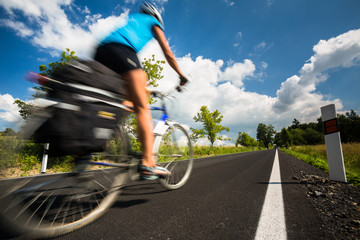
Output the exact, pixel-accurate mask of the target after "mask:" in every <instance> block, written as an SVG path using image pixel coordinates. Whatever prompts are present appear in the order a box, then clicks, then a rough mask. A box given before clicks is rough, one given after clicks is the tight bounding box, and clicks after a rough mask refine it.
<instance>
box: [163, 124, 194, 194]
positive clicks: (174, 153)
mask: <svg viewBox="0 0 360 240" xmlns="http://www.w3.org/2000/svg"><path fill="white" fill-rule="evenodd" d="M156 161H157V163H158V164H159V165H160V166H162V167H165V168H167V169H168V170H169V171H171V173H172V174H171V175H170V176H168V177H166V178H165V179H160V183H161V184H162V185H163V186H164V187H165V188H167V189H178V188H180V187H182V186H183V185H184V184H185V183H186V182H187V181H188V179H189V177H190V174H191V171H192V167H193V149H192V144H191V141H190V137H189V135H188V133H187V132H186V130H185V129H184V128H183V127H182V126H181V125H180V124H177V123H176V124H174V125H173V126H172V127H169V128H168V130H167V131H166V133H165V134H164V135H163V137H162V140H161V143H160V146H159V149H158V151H157V154H156Z"/></svg>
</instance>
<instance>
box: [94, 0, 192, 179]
mask: <svg viewBox="0 0 360 240" xmlns="http://www.w3.org/2000/svg"><path fill="white" fill-rule="evenodd" d="M153 38H155V39H156V40H157V41H158V43H159V45H160V47H161V49H162V51H163V53H164V55H165V58H166V60H167V61H168V63H169V65H170V66H171V67H172V68H173V69H174V70H175V71H176V72H177V73H178V75H179V76H180V85H184V84H185V83H186V82H187V79H186V77H185V76H184V74H183V73H182V72H181V70H180V68H179V66H178V64H177V62H176V59H175V56H174V54H173V53H172V51H171V49H170V47H169V45H168V43H167V40H166V37H165V34H164V23H163V20H162V17H161V15H160V13H159V12H158V11H157V10H156V8H155V7H154V6H153V5H151V4H150V3H142V4H141V6H140V12H139V13H133V14H130V15H129V19H128V22H127V24H126V25H125V26H123V27H119V28H117V29H115V30H114V31H113V32H112V33H110V34H109V35H108V36H107V37H105V38H104V39H103V40H102V41H101V42H100V45H99V46H98V48H97V50H96V54H95V60H96V61H98V62H100V63H102V64H104V65H105V66H107V67H108V68H110V69H112V70H113V71H115V72H117V73H119V74H120V76H121V77H122V79H123V80H125V81H126V82H127V86H128V97H129V98H130V99H129V100H131V101H132V102H133V104H134V111H135V114H136V119H137V123H138V135H139V139H140V143H141V145H142V148H143V159H142V164H141V165H140V166H139V171H140V175H141V177H142V178H143V179H149V180H152V179H156V178H158V177H164V176H167V175H170V174H171V173H170V172H169V171H168V170H167V169H166V168H162V167H160V166H157V165H156V162H155V159H154V155H153V152H152V146H153V140H154V137H153V133H152V119H151V112H150V110H149V107H148V93H147V90H146V82H147V75H146V73H145V72H144V71H143V70H142V68H141V65H140V62H139V59H138V57H137V53H138V52H139V51H140V50H141V49H142V48H143V47H144V46H145V45H146V44H147V43H148V42H149V41H150V40H152V39H153Z"/></svg>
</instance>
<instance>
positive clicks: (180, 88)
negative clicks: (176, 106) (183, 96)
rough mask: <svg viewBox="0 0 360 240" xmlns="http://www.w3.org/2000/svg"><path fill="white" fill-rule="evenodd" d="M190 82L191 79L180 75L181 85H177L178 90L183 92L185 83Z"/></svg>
mask: <svg viewBox="0 0 360 240" xmlns="http://www.w3.org/2000/svg"><path fill="white" fill-rule="evenodd" d="M188 82H189V80H188V79H187V78H186V77H184V76H180V84H179V86H177V87H176V90H177V91H178V92H181V91H182V90H183V86H184V85H185V84H187V83H188Z"/></svg>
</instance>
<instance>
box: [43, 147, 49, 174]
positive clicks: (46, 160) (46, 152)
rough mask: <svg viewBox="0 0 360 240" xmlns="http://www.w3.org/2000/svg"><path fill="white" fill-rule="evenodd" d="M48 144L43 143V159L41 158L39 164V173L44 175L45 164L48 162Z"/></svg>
mask: <svg viewBox="0 0 360 240" xmlns="http://www.w3.org/2000/svg"><path fill="white" fill-rule="evenodd" d="M49 145H50V144H49V143H45V145H44V154H43V158H42V162H41V173H43V174H45V173H46V167H47V162H48V156H49V155H48V150H49Z"/></svg>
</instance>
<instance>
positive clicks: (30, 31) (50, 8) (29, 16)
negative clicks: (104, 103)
mask: <svg viewBox="0 0 360 240" xmlns="http://www.w3.org/2000/svg"><path fill="white" fill-rule="evenodd" d="M0 5H1V6H2V7H3V8H4V9H5V10H6V12H7V13H8V14H9V16H10V17H9V18H8V19H0V24H1V25H3V26H5V27H8V28H11V29H13V30H14V31H15V32H16V34H18V35H20V36H22V37H24V38H26V37H28V39H29V40H30V42H31V43H32V44H33V45H35V46H38V47H40V48H44V49H48V50H49V51H50V53H57V54H59V53H60V52H61V51H64V50H65V49H66V48H70V49H71V50H74V51H75V52H76V53H77V55H78V56H80V57H85V58H87V57H91V56H92V53H93V49H94V47H95V46H96V44H97V40H99V39H100V38H101V37H102V36H104V35H105V34H106V33H108V32H109V31H111V30H112V29H113V28H114V27H115V26H116V25H120V24H124V23H125V21H126V18H127V15H128V11H125V12H124V13H122V14H121V15H120V16H109V17H106V18H102V16H101V15H100V14H93V15H92V14H91V13H90V10H89V9H88V8H87V7H86V6H85V8H84V9H83V10H81V9H80V8H79V7H77V6H76V5H75V4H74V3H72V1H71V0H57V1H55V0H54V1H37V0H17V1H11V0H10V1H7V0H0ZM74 9H75V10H74ZM73 11H78V12H75V13H74V14H75V15H76V14H77V15H80V16H82V17H83V19H84V21H83V22H82V23H81V22H80V23H73V22H71V21H70V20H69V18H68V15H67V14H70V13H71V12H73ZM18 12H21V13H22V15H23V16H20V15H19V14H18ZM22 17H25V19H26V20H24V18H22ZM34 29H35V30H34Z"/></svg>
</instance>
